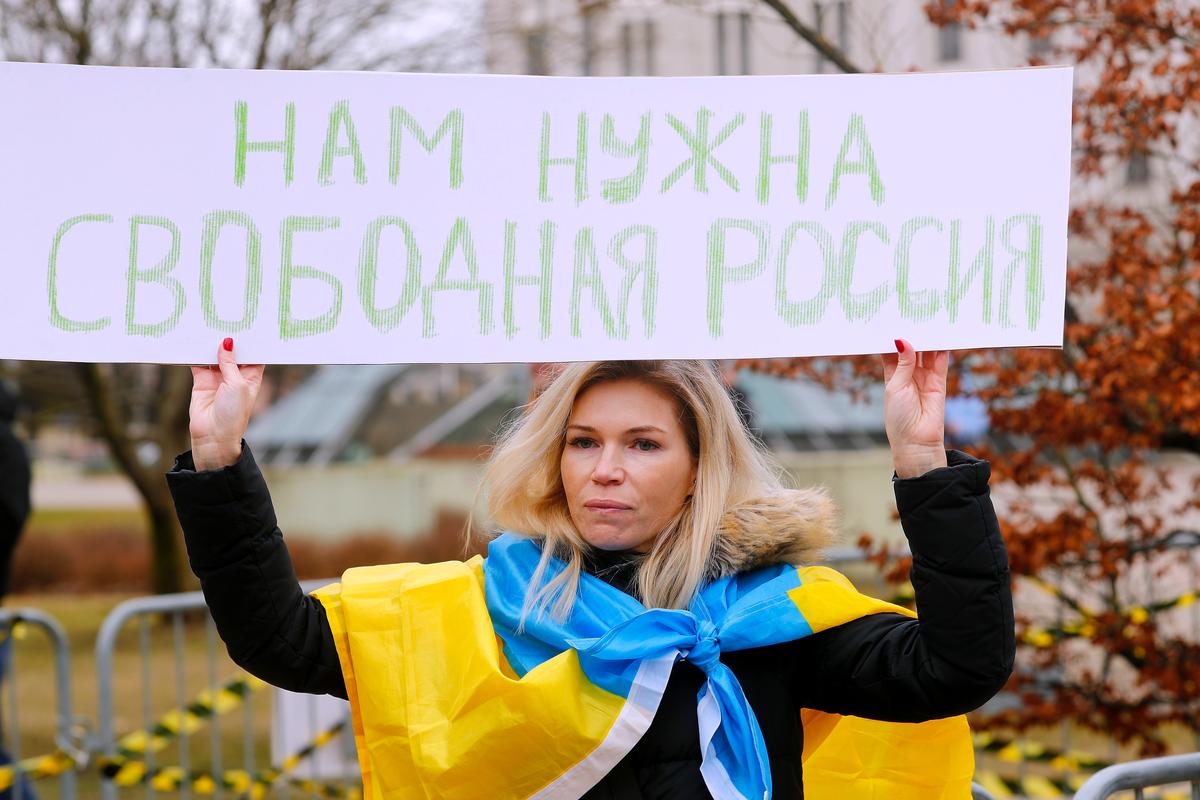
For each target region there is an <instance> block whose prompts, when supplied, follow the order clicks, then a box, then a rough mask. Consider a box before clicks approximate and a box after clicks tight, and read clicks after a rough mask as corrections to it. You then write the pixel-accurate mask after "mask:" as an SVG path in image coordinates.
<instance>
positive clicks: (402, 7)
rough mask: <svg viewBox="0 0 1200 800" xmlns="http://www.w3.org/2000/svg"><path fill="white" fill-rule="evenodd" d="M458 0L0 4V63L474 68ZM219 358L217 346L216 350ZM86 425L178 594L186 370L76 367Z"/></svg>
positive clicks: (164, 583)
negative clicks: (178, 477) (135, 501)
mask: <svg viewBox="0 0 1200 800" xmlns="http://www.w3.org/2000/svg"><path fill="white" fill-rule="evenodd" d="M477 28H478V25H477V22H476V20H475V19H474V13H473V12H472V11H471V5H470V4H469V3H467V2H466V0H440V2H436V3H435V2H433V0H243V2H236V1H235V0H0V57H3V58H4V59H6V60H10V61H44V62H56V63H70V64H104V65H114V66H158V67H242V68H255V69H270V68H273V69H388V70H402V71H418V70H423V71H431V70H446V69H472V68H474V67H475V66H476V63H475V62H476V61H477V56H476V55H475V54H476V53H478V52H480V48H479V46H478V42H477V41H476V37H477V36H478V33H477ZM214 351H215V343H214ZM76 369H77V372H78V378H79V380H80V382H81V384H82V387H83V390H84V392H83V393H84V396H85V398H86V401H87V405H88V407H89V410H90V413H91V416H92V417H93V418H94V420H95V423H96V426H97V429H98V431H99V433H100V434H101V435H102V436H103V438H104V440H105V441H106V442H107V444H108V446H109V449H110V452H111V454H112V457H113V460H114V461H115V462H116V464H117V465H118V466H119V468H120V469H121V470H122V471H123V472H124V473H125V474H126V475H128V477H129V479H130V480H131V481H132V482H133V485H134V486H135V487H136V488H137V491H138V493H139V494H140V496H141V498H142V502H143V505H144V508H145V511H146V515H147V520H148V524H149V529H150V536H151V547H152V553H153V560H152V564H153V566H152V574H151V576H150V578H151V585H152V587H153V589H154V591H156V592H170V591H178V590H179V589H181V588H182V586H183V581H184V572H183V563H182V558H181V555H182V553H181V548H180V538H181V537H180V531H179V525H178V521H177V520H176V518H175V512H174V507H173V505H172V502H171V497H170V494H169V493H168V491H167V485H166V482H165V481H164V480H163V473H164V472H165V471H166V470H168V469H169V468H170V466H171V460H172V456H173V454H174V453H177V452H179V451H180V450H182V449H184V448H185V447H186V446H187V439H188V434H187V413H188V399H189V396H190V393H191V375H190V373H189V371H188V370H187V369H186V368H183V367H164V366H155V365H144V364H125V365H113V364H78V365H76Z"/></svg>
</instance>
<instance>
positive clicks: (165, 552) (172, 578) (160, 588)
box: [146, 481, 186, 594]
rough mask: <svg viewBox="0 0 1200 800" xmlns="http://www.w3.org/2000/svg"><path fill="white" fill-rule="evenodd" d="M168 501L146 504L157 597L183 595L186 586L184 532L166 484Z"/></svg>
mask: <svg viewBox="0 0 1200 800" xmlns="http://www.w3.org/2000/svg"><path fill="white" fill-rule="evenodd" d="M163 483H164V485H163V494H164V495H165V498H159V499H156V500H155V501H154V502H150V501H147V503H146V516H147V518H148V519H149V522H150V552H151V561H150V588H151V589H152V590H153V591H154V593H155V594H166V593H169V592H180V591H183V590H184V589H185V588H186V587H185V584H184V576H185V574H186V573H185V571H184V563H183V548H182V547H181V546H180V543H181V541H182V540H183V531H182V530H181V529H180V527H179V519H178V517H176V516H175V506H174V504H173V503H172V502H171V496H170V492H168V491H167V489H166V482H165V481H164V482H163Z"/></svg>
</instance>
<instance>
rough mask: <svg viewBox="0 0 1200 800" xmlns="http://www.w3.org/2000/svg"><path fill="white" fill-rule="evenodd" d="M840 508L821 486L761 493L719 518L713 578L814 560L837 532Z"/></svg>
mask: <svg viewBox="0 0 1200 800" xmlns="http://www.w3.org/2000/svg"><path fill="white" fill-rule="evenodd" d="M835 519H836V509H835V507H834V504H833V501H832V500H831V499H830V498H829V494H828V492H826V491H825V490H824V489H820V488H808V489H794V490H788V491H785V492H781V493H779V494H776V495H771V496H768V497H757V498H754V499H752V500H748V501H746V502H744V503H739V504H738V505H736V506H734V507H733V508H731V509H730V510H729V511H727V512H725V516H723V517H722V518H721V525H720V527H719V528H718V529H717V539H716V542H715V543H714V545H713V554H712V556H711V558H710V559H709V567H708V570H707V573H708V577H709V579H714V578H720V577H723V576H725V575H734V574H736V573H738V572H743V571H745V570H750V569H754V568H755V567H761V566H766V565H768V564H778V563H781V562H786V563H789V564H811V563H813V562H815V561H819V560H821V553H822V551H823V550H824V549H825V548H827V547H829V546H830V545H831V544H832V543H833V541H834V539H835V538H836V536H837V531H836V522H835Z"/></svg>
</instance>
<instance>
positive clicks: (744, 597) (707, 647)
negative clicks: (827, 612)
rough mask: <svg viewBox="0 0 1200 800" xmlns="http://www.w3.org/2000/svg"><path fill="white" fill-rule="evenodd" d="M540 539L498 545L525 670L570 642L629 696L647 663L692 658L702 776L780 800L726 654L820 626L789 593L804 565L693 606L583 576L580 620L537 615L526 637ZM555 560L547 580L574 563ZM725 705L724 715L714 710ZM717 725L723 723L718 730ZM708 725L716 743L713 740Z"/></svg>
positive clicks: (491, 565)
mask: <svg viewBox="0 0 1200 800" xmlns="http://www.w3.org/2000/svg"><path fill="white" fill-rule="evenodd" d="M541 555H542V553H541V548H540V546H539V545H538V543H536V542H534V541H533V540H531V539H528V538H525V537H521V536H516V535H514V534H504V535H502V536H500V537H499V538H497V539H495V540H494V541H493V542H492V543H491V545H490V546H489V548H488V558H487V560H486V562H485V563H484V591H485V595H486V598H487V606H488V612H489V613H490V614H491V617H492V624H493V625H494V626H495V628H496V632H497V634H499V635H500V637H501V638H502V639H503V641H504V645H505V647H504V652H505V656H506V657H507V658H508V661H509V664H510V666H512V668H513V670H514V671H515V672H516V673H517V675H519V676H521V675H524V674H525V673H526V672H528V671H529V670H531V669H533V668H534V667H536V666H537V665H538V664H541V663H542V662H543V661H546V660H547V659H549V658H552V657H554V656H556V655H558V654H559V653H561V652H563V651H564V650H567V649H569V648H574V649H575V650H577V651H578V653H579V662H580V665H581V666H582V668H583V671H584V673H585V674H586V675H587V677H588V679H589V680H591V681H592V683H594V684H595V685H597V686H600V687H601V688H603V689H605V690H606V691H609V692H612V693H614V694H617V695H620V696H622V697H628V696H629V692H630V688H631V686H632V685H633V681H634V678H635V676H636V675H637V672H638V667H639V666H640V665H641V663H642V662H643V661H645V660H646V659H657V658H663V657H674V658H675V659H676V660H678V659H686V660H688V661H691V662H692V663H693V664H694V665H695V666H696V667H697V668H699V669H700V670H702V671H703V672H704V674H705V676H706V678H707V680H706V681H705V684H704V686H703V687H702V688H701V690H700V692H699V694H698V695H697V697H696V700H697V715H698V719H699V723H700V731H701V740H702V741H701V748H702V758H703V761H702V764H701V768H700V769H701V773H702V774H703V776H704V779H705V783H706V784H707V785H708V787H709V790H710V791H711V792H712V793H713V795H714V796H716V797H723V796H730V791H729V789H730V787H731V788H732V789H733V790H734V791H736V793H737V794H736V795H734V796H741V797H747V798H754V800H759V798H765V797H770V796H771V769H770V765H769V762H768V759H767V751H766V745H765V743H764V742H763V737H762V732H761V731H760V730H759V727H758V720H757V719H756V718H755V716H754V712H753V710H752V709H751V708H750V704H749V703H748V702H747V700H746V696H745V694H744V693H743V692H742V687H741V686H740V685H739V684H738V681H737V678H736V677H735V676H734V674H733V672H732V671H731V670H730V669H729V668H728V667H726V666H725V665H724V664H723V663H721V653H722V652H725V651H732V650H744V649H748V648H752V647H764V646H766V645H771V644H777V643H779V642H785V641H791V640H793V639H799V638H801V637H804V636H807V635H809V634H811V633H812V628H811V627H810V626H809V624H808V622H807V621H806V620H805V619H804V617H803V615H802V614H801V613H800V611H799V610H798V609H797V608H796V605H795V603H793V602H792V600H791V599H790V598H789V597H788V595H787V593H788V591H790V590H791V589H795V588H796V587H798V586H799V585H800V578H799V574H798V573H797V571H796V569H795V567H791V566H788V565H786V564H780V565H776V566H771V567H764V568H762V569H758V570H754V571H753V572H747V573H744V574H739V575H735V576H731V577H726V578H721V579H718V580H716V581H713V582H712V583H709V584H708V585H706V586H705V587H704V588H703V589H701V591H700V592H699V593H697V595H696V597H695V598H694V599H693V600H692V603H691V605H690V606H689V608H688V609H687V610H686V611H684V610H678V609H661V608H656V609H647V608H646V607H645V606H643V605H642V604H641V603H639V602H638V601H637V600H636V599H634V598H633V597H630V596H629V595H627V594H625V593H624V592H622V591H621V590H619V589H617V588H615V587H613V586H610V585H609V584H607V583H605V582H604V581H602V580H600V579H599V578H597V577H595V576H594V575H590V574H587V573H584V574H582V575H581V576H580V585H579V593H578V596H577V598H576V601H575V606H574V609H573V610H572V612H571V614H570V616H568V617H567V619H565V620H563V621H562V622H558V621H557V620H555V619H554V618H553V616H552V615H551V614H549V613H544V614H538V613H533V614H530V615H529V618H528V619H526V621H525V626H524V628H523V629H522V630H521V631H520V632H519V633H518V630H517V629H518V626H519V623H520V618H521V610H522V607H523V605H524V600H525V593H526V590H527V589H528V588H529V586H530V584H531V581H532V578H533V573H534V570H535V569H536V567H537V564H538V561H539V560H540V558H541ZM564 566H565V565H564V564H563V562H562V561H560V560H558V559H552V560H551V565H550V568H549V569H548V574H547V576H546V580H547V581H548V580H551V579H552V578H553V577H554V575H556V574H557V572H558V571H559V570H561V569H563V568H564ZM714 709H715V716H714ZM714 728H715V729H714ZM706 731H710V732H711V734H712V735H711V739H709V740H706V738H705V734H706Z"/></svg>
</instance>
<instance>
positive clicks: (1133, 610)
mask: <svg viewBox="0 0 1200 800" xmlns="http://www.w3.org/2000/svg"><path fill="white" fill-rule="evenodd" d="M1022 577H1024V578H1025V579H1026V580H1028V581H1029V582H1031V583H1033V584H1035V585H1037V586H1039V587H1041V588H1042V589H1043V590H1045V591H1047V592H1049V593H1050V594H1052V595H1054V596H1055V597H1057V598H1059V599H1060V600H1065V599H1066V595H1065V594H1064V593H1063V591H1062V589H1060V588H1059V587H1057V586H1055V585H1054V584H1053V583H1051V582H1050V581H1048V580H1046V579H1045V578H1041V577H1038V576H1037V575H1025V576H1022ZM1196 602H1200V590H1196V589H1193V590H1192V591H1190V592H1185V593H1184V594H1181V595H1179V596H1178V597H1172V598H1171V599H1170V600H1160V601H1158V602H1155V603H1147V604H1146V605H1140V606H1131V607H1129V608H1127V609H1124V610H1123V611H1122V612H1121V616H1123V617H1126V618H1128V619H1129V621H1130V622H1132V623H1134V624H1137V625H1140V624H1142V623H1143V622H1145V621H1146V620H1148V619H1149V618H1150V615H1151V614H1156V613H1158V612H1160V611H1169V610H1170V609H1172V608H1186V607H1188V606H1190V605H1192V604H1193V603H1196ZM1079 611H1080V613H1081V614H1082V615H1083V616H1084V617H1085V618H1087V619H1095V618H1096V617H1097V616H1099V612H1097V611H1094V610H1092V609H1090V608H1087V607H1086V606H1079Z"/></svg>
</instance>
